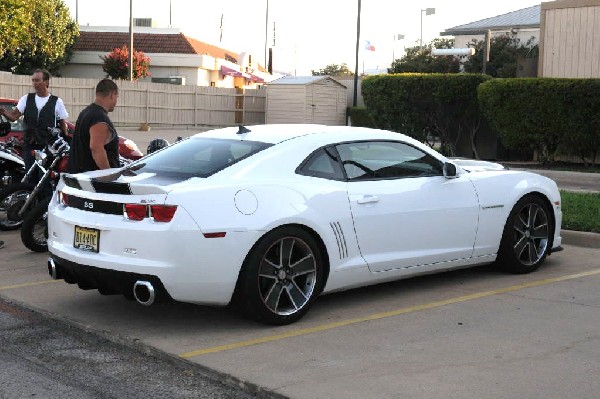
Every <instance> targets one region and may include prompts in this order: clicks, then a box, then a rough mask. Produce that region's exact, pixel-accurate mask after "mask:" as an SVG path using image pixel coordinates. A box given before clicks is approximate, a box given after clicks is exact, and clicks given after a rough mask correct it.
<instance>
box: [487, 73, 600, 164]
mask: <svg viewBox="0 0 600 399" xmlns="http://www.w3.org/2000/svg"><path fill="white" fill-rule="evenodd" d="M478 98H479V103H480V106H481V109H482V111H483V112H484V114H485V116H486V117H487V119H488V121H489V122H490V123H491V125H492V126H493V127H494V128H495V129H496V130H497V131H498V133H499V134H500V137H501V138H502V141H503V143H504V145H506V146H507V147H509V148H519V147H525V148H531V149H534V150H537V151H538V154H539V157H540V160H541V161H544V162H552V161H554V158H555V156H556V154H564V155H572V156H577V157H579V158H580V159H581V160H583V161H584V163H586V164H587V162H588V161H591V162H592V164H593V163H595V158H596V156H597V154H598V152H599V151H600V79H555V78H523V79H494V80H490V81H487V82H485V83H483V84H482V85H481V86H479V88H478Z"/></svg>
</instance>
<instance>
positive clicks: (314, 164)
mask: <svg viewBox="0 0 600 399" xmlns="http://www.w3.org/2000/svg"><path fill="white" fill-rule="evenodd" d="M296 172H297V173H298V174H301V175H305V176H314V177H322V178H324V179H330V180H345V177H344V173H343V172H342V168H341V167H340V164H339V162H338V161H337V158H336V156H335V153H334V152H333V150H332V148H330V147H329V148H321V149H319V150H317V151H315V152H314V153H312V154H311V155H310V156H309V157H308V158H307V159H306V160H305V161H304V162H303V163H302V164H301V165H300V167H299V168H298V170H297V171H296Z"/></svg>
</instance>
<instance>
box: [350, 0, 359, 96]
mask: <svg viewBox="0 0 600 399" xmlns="http://www.w3.org/2000/svg"><path fill="white" fill-rule="evenodd" d="M359 46H360V0H358V13H357V16H356V61H355V63H354V96H353V97H352V106H353V107H356V104H357V100H358V50H359Z"/></svg>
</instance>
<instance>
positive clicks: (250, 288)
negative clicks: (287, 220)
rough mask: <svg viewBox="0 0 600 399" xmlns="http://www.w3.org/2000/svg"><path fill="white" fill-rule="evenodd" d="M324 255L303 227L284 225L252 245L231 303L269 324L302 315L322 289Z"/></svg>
mask: <svg viewBox="0 0 600 399" xmlns="http://www.w3.org/2000/svg"><path fill="white" fill-rule="evenodd" d="M324 270H325V264H324V258H323V254H322V251H321V249H320V247H319V245H318V244H317V242H316V241H315V239H314V238H313V237H312V236H311V235H310V234H309V233H308V232H307V231H305V230H303V229H301V228H300V227H295V226H285V227H281V228H278V229H275V230H273V231H271V232H269V233H267V234H265V235H264V236H263V237H262V238H261V239H260V240H259V241H258V242H257V243H256V244H255V245H254V247H253V248H252V250H251V251H250V253H249V254H248V256H247V257H246V260H245V262H244V265H243V267H242V271H241V273H240V276H239V280H238V286H237V290H236V294H235V298H234V300H235V303H236V305H237V307H238V309H239V310H240V311H241V312H242V314H244V315H245V316H246V317H248V318H250V319H253V320H256V321H259V322H262V323H266V324H271V325H285V324H290V323H293V322H295V321H297V320H299V319H300V318H302V317H303V316H304V315H305V314H306V312H308V309H309V307H310V306H311V304H312V303H313V302H314V300H315V298H316V297H317V296H318V294H319V293H320V292H321V290H322V285H323V281H324V275H323V274H324Z"/></svg>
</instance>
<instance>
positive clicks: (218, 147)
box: [125, 137, 272, 179]
mask: <svg viewBox="0 0 600 399" xmlns="http://www.w3.org/2000/svg"><path fill="white" fill-rule="evenodd" d="M271 145H272V144H269V143H262V142H257V141H239V140H225V139H214V138H202V137H193V138H190V139H188V140H184V141H181V142H179V143H175V144H173V145H171V146H169V147H167V148H165V149H163V150H161V151H158V152H155V153H153V154H151V155H148V156H146V157H144V158H142V159H140V160H139V161H137V162H135V163H133V164H131V165H129V166H128V167H127V168H125V169H126V170H130V171H134V173H135V174H140V173H156V174H158V175H160V176H164V177H176V178H180V179H186V178H191V177H208V176H210V175H213V174H215V173H217V172H218V171H220V170H223V169H225V168H227V167H228V166H231V165H233V164H235V163H236V162H239V161H240V160H242V159H244V158H247V157H249V156H251V155H253V154H256V153H257V152H259V151H261V150H264V149H265V148H268V147H270V146H271Z"/></svg>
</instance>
